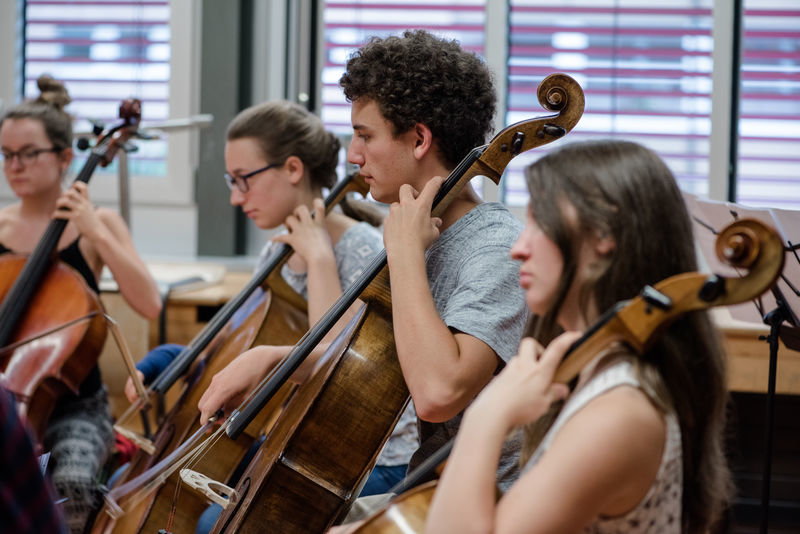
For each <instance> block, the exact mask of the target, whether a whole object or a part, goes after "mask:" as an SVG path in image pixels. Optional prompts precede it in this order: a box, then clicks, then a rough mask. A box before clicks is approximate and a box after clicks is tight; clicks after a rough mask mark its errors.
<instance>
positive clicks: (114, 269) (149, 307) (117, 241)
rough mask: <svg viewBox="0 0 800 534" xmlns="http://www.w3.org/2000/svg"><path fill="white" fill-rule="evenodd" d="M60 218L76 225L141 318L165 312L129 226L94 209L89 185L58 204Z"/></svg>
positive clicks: (111, 214) (76, 186)
mask: <svg viewBox="0 0 800 534" xmlns="http://www.w3.org/2000/svg"><path fill="white" fill-rule="evenodd" d="M56 208H57V209H56V214H55V216H56V217H59V218H64V219H67V220H70V221H72V222H73V223H75V225H76V226H77V228H78V231H79V232H80V233H81V234H82V235H83V236H85V237H86V239H87V240H88V241H89V244H90V245H91V248H92V250H93V251H94V252H95V253H96V254H97V256H98V257H99V258H100V267H102V266H103V265H108V268H109V270H110V271H111V274H113V275H114V279H115V280H116V281H117V284H118V286H119V290H120V293H122V296H123V297H124V298H125V300H126V301H127V302H128V304H130V305H131V307H132V308H133V309H134V310H136V312H137V313H139V314H140V315H142V316H144V317H146V318H148V319H154V318H155V317H157V316H158V313H159V312H160V311H161V299H160V297H159V294H158V288H157V287H156V283H155V280H153V277H152V276H151V275H150V272H149V271H148V270H147V266H146V265H145V264H144V262H143V261H142V259H141V258H140V257H139V254H138V252H136V248H135V247H134V246H133V240H132V239H131V235H130V232H129V231H128V228H127V226H126V225H125V222H124V221H123V220H122V218H121V217H120V216H119V215H118V214H117V213H115V212H113V211H111V210H107V209H103V208H100V209H94V207H93V206H92V204H91V202H90V201H89V196H88V189H87V187H86V184H84V183H81V182H76V183H74V184H72V186H71V187H70V188H69V189H68V190H67V191H65V192H64V194H63V195H62V196H61V197H60V198H59V199H58V201H57V202H56Z"/></svg>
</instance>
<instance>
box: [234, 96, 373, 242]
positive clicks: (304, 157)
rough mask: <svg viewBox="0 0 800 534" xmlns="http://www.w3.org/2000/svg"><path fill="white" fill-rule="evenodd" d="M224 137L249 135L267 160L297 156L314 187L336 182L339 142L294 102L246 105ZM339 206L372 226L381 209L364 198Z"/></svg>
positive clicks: (327, 186) (345, 201)
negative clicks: (364, 200)
mask: <svg viewBox="0 0 800 534" xmlns="http://www.w3.org/2000/svg"><path fill="white" fill-rule="evenodd" d="M226 137H227V139H228V141H233V140H236V139H243V138H250V139H253V140H254V141H255V142H256V143H257V144H258V146H259V148H260V149H261V153H262V155H263V156H264V157H265V158H266V159H268V160H269V161H273V162H283V161H286V159H287V158H288V157H289V156H296V157H298V158H300V160H301V161H302V162H303V165H304V166H305V167H306V169H307V170H308V177H309V180H310V182H311V187H312V188H314V189H322V188H328V189H329V188H331V187H333V185H334V184H335V183H336V180H337V175H336V167H337V165H338V164H339V150H340V148H341V143H340V142H339V139H338V138H337V137H336V136H335V135H334V134H333V133H331V132H329V131H327V130H326V129H325V126H324V125H323V124H322V121H320V120H319V118H318V117H317V116H316V115H314V114H312V113H310V112H309V111H308V110H306V109H305V108H303V107H302V106H300V105H298V104H295V103H293V102H288V101H286V100H274V101H270V102H264V103H262V104H258V105H255V106H252V107H249V108H247V109H245V110H243V111H242V112H240V113H239V114H238V115H237V116H236V117H234V119H233V120H232V121H231V123H230V124H229V125H228V131H227V134H226ZM341 207H342V211H343V212H344V213H345V215H348V216H349V217H352V218H354V219H357V220H360V221H366V222H368V223H370V224H372V225H373V226H380V224H381V223H382V222H383V214H382V212H380V211H379V210H378V209H377V208H374V207H372V206H370V205H369V204H367V203H366V202H361V201H357V200H344V201H343V202H342V203H341Z"/></svg>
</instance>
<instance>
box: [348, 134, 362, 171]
mask: <svg viewBox="0 0 800 534" xmlns="http://www.w3.org/2000/svg"><path fill="white" fill-rule="evenodd" d="M357 143H358V141H357V140H356V138H353V140H352V141H351V142H350V146H349V147H347V161H349V162H350V163H352V164H353V165H358V166H363V165H364V156H363V155H362V153H361V150H360V149H359V148H358V147H357V146H356V145H357Z"/></svg>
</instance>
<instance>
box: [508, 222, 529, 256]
mask: <svg viewBox="0 0 800 534" xmlns="http://www.w3.org/2000/svg"><path fill="white" fill-rule="evenodd" d="M527 233H528V227H527V226H526V227H525V229H523V230H522V233H520V234H519V237H518V238H517V240H516V241H515V242H514V246H512V247H511V259H512V260H518V261H525V260H526V259H528V256H529V254H528V240H527V236H526V234H527Z"/></svg>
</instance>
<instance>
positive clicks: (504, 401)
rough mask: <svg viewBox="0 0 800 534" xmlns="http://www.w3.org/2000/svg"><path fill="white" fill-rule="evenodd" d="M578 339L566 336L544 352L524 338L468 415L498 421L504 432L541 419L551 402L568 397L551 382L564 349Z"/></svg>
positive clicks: (561, 386) (561, 387) (564, 388)
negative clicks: (517, 351) (477, 413)
mask: <svg viewBox="0 0 800 534" xmlns="http://www.w3.org/2000/svg"><path fill="white" fill-rule="evenodd" d="M579 337H580V333H578V332H567V333H565V334H562V335H560V336H559V337H557V338H556V339H555V340H553V342H552V343H550V344H549V345H548V347H547V348H546V349H544V348H542V346H541V345H540V344H539V343H538V342H537V341H536V340H535V339H533V338H531V337H526V338H524V339H523V340H522V341H521V342H520V345H519V353H518V354H517V356H516V357H514V358H512V359H511V360H510V361H509V362H508V364H507V365H506V367H505V369H503V370H502V371H501V372H500V374H498V375H497V377H496V378H495V379H494V380H492V381H491V382H490V383H489V385H488V386H486V388H485V389H484V390H483V391H481V393H480V394H479V395H478V397H477V398H476V399H475V402H473V403H472V405H471V406H470V407H469V408H468V410H467V413H469V412H473V413H476V412H479V415H477V417H479V418H487V417H488V418H491V419H495V420H498V421H499V422H501V423H502V424H503V425H504V426H506V427H507V430H511V429H513V428H516V427H519V426H522V425H524V424H527V423H530V422H532V421H535V420H536V419H538V418H539V417H541V416H542V415H543V414H544V413H545V412H546V411H547V410H548V408H549V407H550V405H551V404H552V403H553V402H555V401H557V400H560V399H563V398H565V397H566V396H567V394H568V393H569V389H568V388H567V386H566V385H565V384H559V383H554V382H553V375H554V374H555V371H556V368H557V367H558V364H559V363H560V362H561V360H562V358H563V357H564V354H565V353H566V352H567V349H569V347H570V345H571V344H572V343H573V342H575V341H576V340H577V339H578V338H579Z"/></svg>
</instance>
